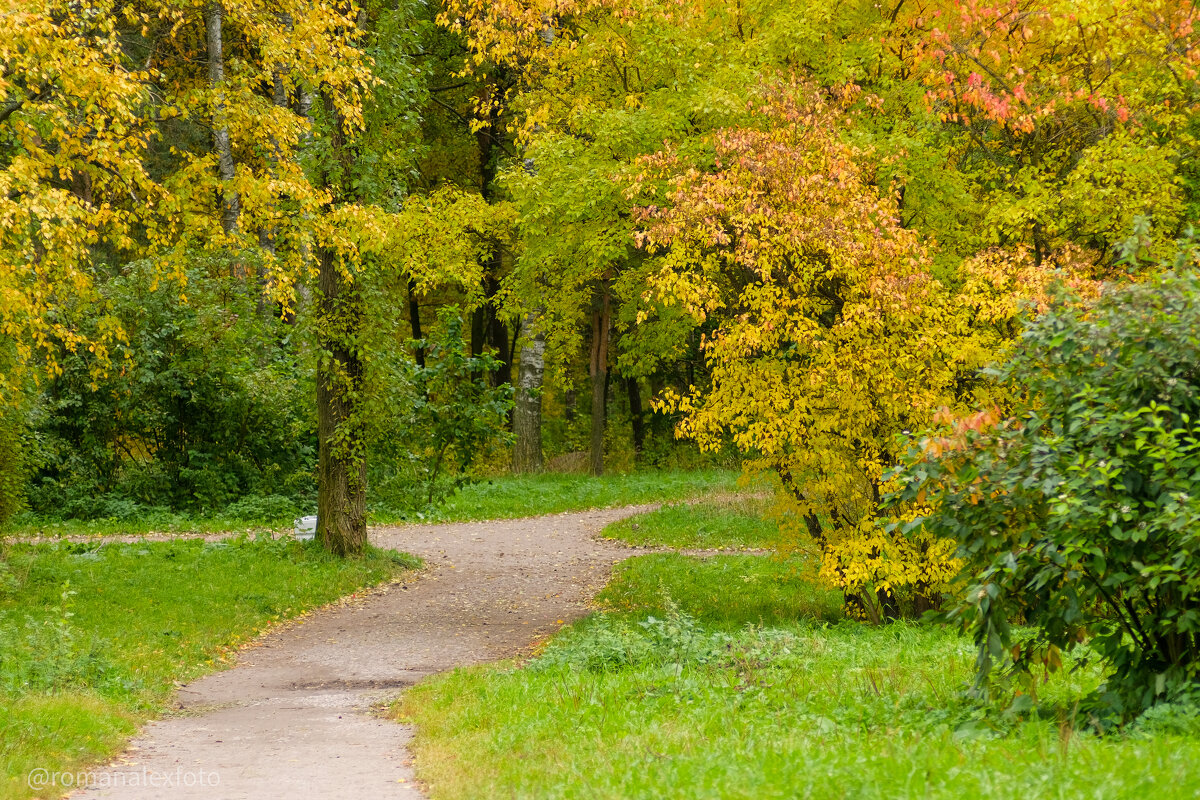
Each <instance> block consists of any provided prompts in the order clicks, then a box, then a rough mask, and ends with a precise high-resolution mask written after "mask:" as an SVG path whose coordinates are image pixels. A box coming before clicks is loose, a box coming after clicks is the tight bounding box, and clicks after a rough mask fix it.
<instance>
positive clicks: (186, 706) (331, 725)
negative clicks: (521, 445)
mask: <svg viewBox="0 0 1200 800" xmlns="http://www.w3.org/2000/svg"><path fill="white" fill-rule="evenodd" d="M652 508H654V506H632V507H628V508H621V509H606V510H600V511H586V512H581V513H573V514H559V515H554V516H548V517H537V518H533V519H519V520H504V521H497V522H473V523H461V524H448V525H423V526H406V527H403V528H380V529H374V530H372V531H371V541H372V542H373V543H375V544H376V545H379V546H381V547H390V548H395V549H397V550H403V551H406V552H409V553H414V554H416V555H419V556H421V557H422V558H424V559H425V560H426V563H427V568H426V569H425V570H423V571H422V572H420V573H418V574H414V575H411V576H410V577H408V579H407V580H406V581H405V582H403V583H397V584H392V585H391V586H389V587H387V588H386V590H384V591H380V592H378V593H376V594H373V595H370V596H367V597H365V598H363V599H361V600H358V601H355V602H352V603H348V604H343V605H341V606H338V607H334V608H331V609H328V610H326V611H322V612H320V613H317V614H314V615H313V616H311V617H309V618H307V619H305V620H303V621H302V622H300V623H298V624H294V625H289V626H286V627H283V628H281V629H279V630H277V631H275V632H273V633H271V634H268V635H267V636H265V637H263V638H262V639H261V640H260V641H259V642H258V643H257V644H256V646H253V647H251V648H248V649H246V650H245V651H243V652H242V653H241V655H240V657H239V659H238V663H237V666H236V667H234V668H233V669H230V670H226V671H224V672H218V673H214V674H212V675H209V676H207V677H205V678H202V679H200V680H197V681H195V682H194V683H191V684H189V685H187V686H184V687H182V688H181V689H180V691H179V696H178V700H179V711H178V712H177V713H176V714H174V715H172V716H168V717H166V718H164V719H161V720H158V721H156V722H153V723H151V724H150V725H149V726H148V727H147V728H146V729H145V730H144V731H143V733H142V735H141V736H139V737H138V738H137V739H136V740H135V741H134V742H133V743H132V745H131V746H130V748H129V749H128V750H127V751H126V752H125V753H124V754H123V755H122V756H121V757H120V758H119V759H117V760H116V761H114V762H113V763H111V764H109V765H108V766H107V767H105V768H103V769H101V770H97V771H96V772H95V773H93V774H92V776H91V780H92V787H91V788H89V789H87V790H85V791H82V792H79V793H77V794H76V795H75V796H76V797H78V798H99V797H105V798H154V799H155V800H160V799H168V798H214V799H215V798H220V800H236V799H237V798H253V799H254V800H274V799H275V798H278V799H279V800H283V799H284V798H287V800H295V799H296V798H321V799H323V800H334V799H336V798H346V799H347V800H384V799H385V798H406V799H409V800H411V799H413V798H420V797H422V796H423V795H422V794H421V792H420V790H419V788H418V787H417V786H416V785H415V783H414V778H413V774H412V770H411V768H410V766H409V758H408V753H407V750H406V743H407V742H408V740H409V738H410V736H411V735H412V731H411V730H410V729H409V728H408V727H406V726H403V725H399V724H396V723H394V722H391V721H388V720H384V719H381V718H380V717H378V716H377V715H376V714H375V713H373V711H372V707H373V706H377V705H378V704H380V703H382V702H385V701H386V700H388V699H389V698H391V697H393V696H395V694H396V692H397V691H398V690H399V689H400V688H402V687H404V686H408V685H410V684H412V683H414V682H415V681H418V680H420V679H421V678H423V677H425V676H427V675H431V674H433V673H435V672H440V671H442V670H447V669H450V668H452V667H456V666H460V665H464V664H474V663H479V662H483V661H493V660H496V659H500V658H505V657H508V656H511V655H514V654H516V653H519V652H520V651H521V650H522V649H524V648H527V647H528V646H529V645H530V644H532V643H533V642H535V641H537V640H538V639H541V638H543V637H545V636H547V635H548V634H550V633H552V632H553V631H555V630H557V629H558V628H559V627H560V624H561V622H562V621H566V622H569V621H571V620H573V619H576V618H578V617H580V616H582V615H583V614H585V613H586V612H587V604H588V601H589V599H590V598H591V597H592V595H594V594H595V592H596V591H597V590H599V589H600V588H601V587H602V586H603V585H604V584H605V582H606V581H607V580H608V577H609V574H610V571H611V569H612V566H613V564H614V563H616V562H618V561H620V560H621V559H623V558H627V557H629V556H631V555H637V554H639V553H645V552H648V550H646V549H637V548H627V547H624V546H622V545H620V544H618V543H616V542H611V541H602V540H598V539H596V538H594V537H595V534H597V533H598V532H599V531H600V529H601V528H603V527H604V526H605V525H607V524H608V523H610V522H613V521H615V520H618V519H621V518H623V517H627V516H630V515H632V514H636V513H639V512H642V511H646V510H650V509H652ZM151 784H152V785H151Z"/></svg>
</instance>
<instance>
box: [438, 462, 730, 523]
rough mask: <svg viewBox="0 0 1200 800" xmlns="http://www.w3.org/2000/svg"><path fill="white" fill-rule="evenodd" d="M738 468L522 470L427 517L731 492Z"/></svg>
mask: <svg viewBox="0 0 1200 800" xmlns="http://www.w3.org/2000/svg"><path fill="white" fill-rule="evenodd" d="M737 478H738V473H736V472H732V471H729V470H695V471H677V472H635V473H631V474H628V475H605V476H603V477H600V478H593V477H590V476H587V475H561V474H552V473H545V474H541V475H520V476H505V477H498V478H490V479H488V480H484V481H480V482H478V483H472V484H468V485H466V486H464V487H462V488H461V489H459V490H458V491H457V492H455V493H454V494H453V495H451V496H450V497H449V498H447V500H446V501H445V502H444V503H443V504H442V505H441V506H440V507H438V508H437V509H435V510H434V511H432V512H431V513H429V514H426V515H424V516H423V518H424V519H427V520H432V521H437V522H466V521H470V520H481V519H515V518H517V517H535V516H540V515H542V514H558V513H561V512H564V511H581V510H584V509H589V508H606V507H609V506H626V505H636V504H638V503H652V502H660V501H662V502H665V501H671V500H681V499H684V498H688V497H696V496H699V495H703V494H706V493H711V492H730V491H733V490H734V489H736V487H737Z"/></svg>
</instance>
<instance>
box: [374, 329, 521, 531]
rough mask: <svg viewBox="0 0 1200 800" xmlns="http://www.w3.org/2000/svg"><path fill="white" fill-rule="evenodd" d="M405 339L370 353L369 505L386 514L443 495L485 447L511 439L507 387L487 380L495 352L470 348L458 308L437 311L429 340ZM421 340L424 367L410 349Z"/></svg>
mask: <svg viewBox="0 0 1200 800" xmlns="http://www.w3.org/2000/svg"><path fill="white" fill-rule="evenodd" d="M408 344H409V347H408V348H407V349H405V350H402V351H401V350H398V351H395V352H392V353H377V354H375V355H376V360H375V363H374V365H373V367H372V374H371V378H372V383H373V385H374V386H375V387H377V388H376V394H375V395H373V396H372V398H371V401H370V405H369V406H368V412H367V420H368V431H369V434H370V457H369V458H368V461H367V469H368V476H369V482H368V485H369V486H370V490H369V491H370V500H371V503H372V506H373V507H374V509H375V510H378V511H383V512H384V513H394V514H403V513H405V512H408V511H413V510H417V509H420V508H423V507H425V506H427V505H429V504H432V503H435V502H437V501H439V500H441V499H442V498H444V497H445V496H446V494H447V493H448V492H450V491H452V490H453V489H454V488H455V487H456V486H458V485H461V484H462V483H463V482H464V481H465V480H467V478H468V477H469V470H470V468H471V466H472V464H473V463H474V461H475V459H476V458H477V457H478V456H479V454H480V453H481V452H482V451H483V450H484V449H485V448H487V447H489V446H492V445H493V444H495V443H502V442H506V441H508V440H509V438H510V434H508V432H507V430H506V429H507V426H508V412H509V410H510V409H511V408H512V387H511V386H509V385H508V384H502V385H500V386H493V385H492V384H491V382H490V381H489V377H488V376H489V374H490V373H491V372H492V371H493V370H494V369H495V366H496V361H495V359H494V358H493V357H492V356H490V355H487V354H483V355H477V356H472V355H470V354H469V352H468V348H467V345H466V342H465V341H464V340H463V324H462V316H461V312H460V310H459V309H458V308H457V307H454V306H449V307H447V308H445V309H442V311H441V313H439V315H438V324H437V326H436V328H435V333H434V335H433V336H431V337H430V338H429V339H428V340H425V341H422V342H409V343H408ZM418 345H419V346H421V347H423V348H425V349H426V356H425V365H424V366H421V365H419V364H417V363H416V362H415V361H413V360H412V359H411V357H410V356H409V354H408V350H411V349H416V347H417V346H418Z"/></svg>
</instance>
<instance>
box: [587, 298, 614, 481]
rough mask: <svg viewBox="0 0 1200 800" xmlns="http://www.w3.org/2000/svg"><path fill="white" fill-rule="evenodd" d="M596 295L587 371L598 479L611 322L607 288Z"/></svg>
mask: <svg viewBox="0 0 1200 800" xmlns="http://www.w3.org/2000/svg"><path fill="white" fill-rule="evenodd" d="M599 295H600V296H599V297H598V298H597V302H596V305H595V307H594V308H593V309H592V357H591V364H590V369H589V372H590V373H591V378H592V441H591V472H592V474H593V475H597V476H599V475H602V474H604V425H605V422H606V419H605V418H606V413H605V411H606V405H607V404H606V403H605V399H606V396H605V395H606V391H605V390H606V389H607V386H608V331H609V327H610V326H611V323H612V318H611V314H610V302H609V296H608V286H607V285H605V286H602V287H601V289H600V292H599Z"/></svg>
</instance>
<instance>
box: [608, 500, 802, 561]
mask: <svg viewBox="0 0 1200 800" xmlns="http://www.w3.org/2000/svg"><path fill="white" fill-rule="evenodd" d="M769 503H770V501H769V500H766V499H764V498H760V497H745V496H743V497H731V498H728V499H723V500H690V501H685V502H681V503H675V504H672V505H668V506H664V507H663V508H660V509H658V510H657V511H651V512H649V513H646V514H638V515H637V516H636V517H629V518H628V519H623V520H621V521H620V522H614V523H613V524H611V525H609V526H608V527H606V528H605V529H604V533H603V536H605V537H606V538H609V539H619V540H620V541H623V542H626V543H628V544H633V545H639V546H646V547H651V546H657V547H680V548H696V549H703V548H731V549H738V548H770V547H774V546H775V545H776V544H777V543H778V539H779V526H778V525H777V524H776V523H774V522H772V521H770V520H768V519H764V518H763V515H764V514H765V512H766V510H767V506H768V504H769Z"/></svg>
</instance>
